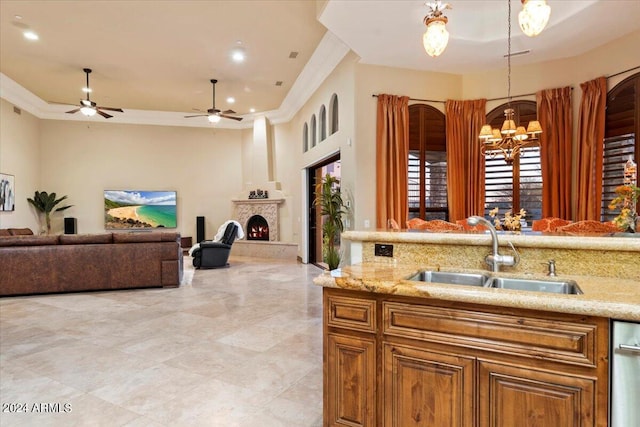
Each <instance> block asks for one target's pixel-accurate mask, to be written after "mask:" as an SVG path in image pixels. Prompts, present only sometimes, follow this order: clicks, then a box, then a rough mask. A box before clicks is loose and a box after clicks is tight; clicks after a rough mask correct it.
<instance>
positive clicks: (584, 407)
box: [479, 361, 596, 427]
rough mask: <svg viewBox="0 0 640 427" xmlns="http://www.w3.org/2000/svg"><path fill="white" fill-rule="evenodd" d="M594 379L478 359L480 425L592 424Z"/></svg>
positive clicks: (578, 426)
mask: <svg viewBox="0 0 640 427" xmlns="http://www.w3.org/2000/svg"><path fill="white" fill-rule="evenodd" d="M594 390H595V380H593V379H591V378H580V377H571V376H567V375H566V374H562V373H552V372H542V371H536V370H532V369H527V368H520V367H514V366H507V365H502V364H498V363H493V362H485V361H480V362H479V394H480V396H479V406H480V407H479V410H480V423H479V425H480V427H489V426H490V427H513V426H519V427H547V426H548V427H587V426H594V425H595V423H594V411H595V403H596V402H595V393H594Z"/></svg>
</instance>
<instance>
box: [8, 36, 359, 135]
mask: <svg viewBox="0 0 640 427" xmlns="http://www.w3.org/2000/svg"><path fill="white" fill-rule="evenodd" d="M348 52H349V47H348V46H347V45H345V44H344V43H342V42H341V41H340V40H339V39H338V38H337V37H336V36H334V35H333V34H332V33H331V32H329V31H327V32H326V33H325V35H324V37H323V38H322V40H321V41H320V43H319V44H318V47H316V49H315V51H314V52H313V55H311V58H310V59H309V62H307V64H306V65H305V67H304V69H303V70H302V72H301V73H300V75H299V76H298V78H297V79H296V81H295V82H294V84H293V86H292V87H291V90H289V93H287V96H286V97H285V98H284V100H283V101H282V104H280V107H279V108H278V109H277V110H270V111H266V112H261V113H255V114H245V115H243V116H242V117H243V120H242V121H241V122H237V121H233V120H222V121H221V122H219V123H216V124H215V125H212V124H211V123H209V121H208V120H207V119H206V118H204V117H203V118H202V120H199V119H194V118H192V119H185V118H184V116H185V115H189V114H193V112H191V113H184V112H172V111H151V110H131V109H126V110H125V113H124V114H123V113H115V114H113V117H112V118H110V119H108V120H105V119H104V118H102V117H101V116H99V115H95V116H93V117H86V116H84V115H83V114H80V113H78V114H66V113H65V112H66V111H68V110H69V109H72V108H74V107H76V106H75V105H61V104H49V103H47V102H46V101H44V100H42V99H41V98H39V97H38V96H37V95H35V94H34V93H32V92H30V91H29V90H27V89H26V88H24V87H22V86H21V85H19V84H18V83H17V82H15V81H14V80H12V79H10V78H9V77H7V76H6V75H5V74H3V73H0V97H1V98H3V99H5V100H6V101H8V102H10V103H11V104H13V105H15V106H17V107H19V108H21V109H23V110H25V111H27V112H29V113H31V114H33V115H34V116H36V117H37V118H39V119H44V120H71V121H82V122H87V121H89V122H101V123H121V124H136V125H152V126H182V127H199V128H212V127H215V128H218V129H249V128H251V127H252V126H253V120H254V118H255V117H259V116H265V117H267V118H268V119H269V121H270V122H271V123H273V124H278V123H286V122H288V121H290V120H291V119H292V118H293V116H295V114H296V113H297V112H298V111H299V110H300V108H302V106H303V105H304V104H305V103H306V102H307V101H308V100H309V98H310V97H311V96H312V95H313V94H314V92H315V91H316V90H317V89H318V87H320V85H321V84H322V82H323V81H324V80H325V79H326V78H327V77H328V76H329V75H330V74H331V73H332V72H333V70H334V69H335V67H336V66H337V65H338V64H339V63H340V61H341V60H342V58H344V57H345V55H346V54H347V53H348Z"/></svg>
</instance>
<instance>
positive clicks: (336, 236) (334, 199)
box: [314, 174, 346, 270]
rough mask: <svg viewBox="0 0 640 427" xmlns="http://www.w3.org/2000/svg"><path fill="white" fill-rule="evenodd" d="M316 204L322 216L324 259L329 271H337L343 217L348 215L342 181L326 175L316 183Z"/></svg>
mask: <svg viewBox="0 0 640 427" xmlns="http://www.w3.org/2000/svg"><path fill="white" fill-rule="evenodd" d="M314 204H315V205H316V207H318V208H320V215H322V259H323V260H324V262H326V263H327V265H328V266H329V270H335V269H336V268H338V265H339V264H340V252H339V248H340V233H341V232H342V231H343V230H344V224H343V222H342V215H343V214H345V213H346V211H345V210H344V203H343V201H342V195H341V194H340V179H338V178H336V177H334V176H331V175H329V174H326V175H325V176H324V177H323V178H322V180H321V181H320V182H318V183H316V199H315V200H314Z"/></svg>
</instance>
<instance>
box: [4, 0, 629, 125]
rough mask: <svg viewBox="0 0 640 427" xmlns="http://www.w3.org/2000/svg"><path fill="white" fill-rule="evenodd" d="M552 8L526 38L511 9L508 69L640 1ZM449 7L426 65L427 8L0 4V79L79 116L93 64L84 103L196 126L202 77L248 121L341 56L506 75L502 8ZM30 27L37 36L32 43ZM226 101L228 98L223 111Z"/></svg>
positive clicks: (594, 34) (564, 47)
mask: <svg viewBox="0 0 640 427" xmlns="http://www.w3.org/2000/svg"><path fill="white" fill-rule="evenodd" d="M548 3H549V4H550V6H551V8H552V12H551V19H550V22H549V25H548V26H547V28H546V29H545V30H544V32H543V33H542V34H541V35H540V36H538V37H535V38H529V37H526V36H525V35H523V34H522V32H521V31H520V28H519V27H518V24H517V13H518V12H519V11H520V10H521V5H520V1H519V0H513V4H512V8H513V10H512V22H513V24H512V25H513V28H512V32H513V36H512V51H513V52H517V51H520V50H525V49H530V50H531V53H530V54H528V55H522V56H518V57H514V58H513V61H516V63H520V64H524V63H529V62H540V61H545V60H550V59H557V58H562V57H568V56H574V55H577V54H580V53H583V52H586V51H588V50H591V49H593V48H595V47H597V46H598V45H601V44H605V43H607V42H609V41H611V40H614V39H616V38H618V37H621V36H623V35H625V34H628V33H631V32H634V31H637V30H639V29H640V1H637V0H600V1H594V0H585V1H579V0H573V1H566V0H562V1H561V0H548ZM451 4H452V7H453V9H452V10H447V11H445V14H446V15H447V16H448V18H449V23H448V24H447V29H448V30H449V33H450V34H451V36H450V40H449V45H448V47H447V49H446V50H445V52H444V53H443V54H442V55H441V56H440V57H438V58H431V57H429V56H427V55H426V54H425V52H424V50H423V48H422V45H421V37H422V33H423V32H424V24H423V23H422V19H423V18H424V15H425V14H426V12H427V8H426V7H425V6H424V1H423V0H417V1H416V0H407V1H402V0H396V1H383V0H373V1H364V0H363V1H353V0H350V1H347V0H329V1H320V2H316V1H307V0H296V1H293V0H292V1H287V0H253V1H240V0H236V1H200V0H198V1H188V0H184V1H169V0H166V1H157V2H150V1H147V0H126V1H113V0H107V1H97V0H96V1H60V0H44V1H15V0H2V1H0V72H2V74H4V75H5V76H6V77H8V78H9V79H11V80H13V81H14V82H16V83H17V84H18V85H19V86H21V87H22V88H24V89H27V90H28V91H30V92H32V93H33V94H34V95H35V96H36V97H37V98H39V99H40V100H43V101H46V102H47V103H51V105H48V104H44V105H46V106H47V108H50V109H51V111H53V112H54V113H55V114H57V115H59V116H60V117H61V118H62V117H63V116H64V118H73V119H85V118H84V117H83V116H81V115H80V114H76V115H74V116H73V117H70V115H64V111H65V110H67V109H70V108H69V107H68V106H67V105H56V103H62V104H71V105H75V104H77V103H78V102H79V100H80V99H81V98H83V97H84V96H85V95H84V94H83V93H82V91H81V89H82V87H84V86H85V75H84V73H83V72H82V69H83V68H85V67H88V68H92V69H93V73H92V74H91V76H90V78H91V80H90V86H91V88H92V90H93V92H92V93H91V99H92V100H93V101H95V102H97V103H98V105H100V106H108V107H121V108H123V109H124V110H125V113H115V115H114V116H116V117H114V119H111V120H115V121H118V120H119V119H121V118H122V117H124V116H123V115H122V114H125V115H126V114H127V113H130V111H129V112H128V111H127V110H140V111H145V112H150V111H152V112H158V113H159V114H162V113H164V114H165V117H168V115H169V114H171V115H172V116H171V117H174V118H175V120H176V123H182V122H184V124H185V125H196V123H197V124H198V125H202V126H208V125H209V124H208V122H207V121H206V118H204V117H200V118H193V119H184V118H183V117H182V116H183V115H189V114H197V112H195V111H198V110H200V111H206V110H207V109H208V108H211V107H212V92H211V89H212V88H211V83H210V82H209V81H210V79H212V78H216V79H218V84H217V86H216V107H217V108H219V109H222V110H225V109H233V110H235V111H236V112H237V113H238V114H240V115H245V117H246V118H247V119H250V118H251V114H250V109H251V108H254V109H255V110H256V112H257V113H263V112H274V111H278V110H279V109H280V110H281V109H283V108H284V106H285V104H286V103H287V100H288V98H287V96H289V98H291V94H292V93H293V92H296V93H298V92H299V94H298V95H299V96H310V95H311V94H312V93H313V90H315V88H316V87H317V86H318V85H319V84H320V83H321V82H322V80H323V79H324V77H325V76H326V75H327V74H329V73H330V72H331V69H332V68H333V67H334V66H335V65H336V64H337V63H338V62H339V61H340V59H342V57H343V56H344V54H346V52H347V51H348V49H349V48H350V49H352V50H353V51H354V52H355V53H356V54H358V55H359V56H360V58H361V61H362V62H364V63H370V64H379V65H387V66H393V67H401V68H411V69H420V70H433V71H441V72H450V73H463V72H464V73H468V72H470V71H479V70H485V69H491V68H503V67H504V66H505V61H504V58H503V55H504V54H505V53H506V47H507V40H506V36H507V2H506V1H505V0H502V1H477V0H451ZM17 15H19V16H20V17H21V18H18V17H17ZM25 29H31V30H33V31H35V32H36V33H37V34H38V35H39V37H40V38H39V40H38V41H29V40H26V39H25V38H24V37H23V34H22V33H23V31H24V30H25ZM327 40H329V41H330V42H328V41H327ZM639 43H640V40H639ZM238 47H240V48H242V49H243V50H244V51H245V53H246V60H245V61H244V62H243V63H235V62H233V61H232V60H231V52H232V50H233V49H234V48H238ZM322 49H324V51H322ZM291 52H297V53H298V54H297V57H296V58H290V53H291ZM319 52H320V53H319ZM296 80H298V83H297V87H296ZM278 81H280V82H282V84H281V85H280V86H278V85H276V82H278ZM5 92H6V89H5V88H3V96H4V93H5ZM230 96H232V97H234V98H235V103H233V104H231V103H228V102H227V100H226V99H227V97H230ZM301 102H304V100H302V101H300V100H299V101H298V106H300V105H302V103H301ZM289 104H291V103H290V102H289ZM48 117H51V116H48ZM93 120H103V119H102V118H100V117H97V118H94V119H93ZM247 121H249V120H247ZM247 121H245V122H247ZM223 122H224V121H223ZM229 122H230V121H229ZM174 124H175V123H174ZM221 124H222V122H221Z"/></svg>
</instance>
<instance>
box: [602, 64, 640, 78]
mask: <svg viewBox="0 0 640 427" xmlns="http://www.w3.org/2000/svg"><path fill="white" fill-rule="evenodd" d="M638 68H640V66H638V67H633V68H629V69H628V70H624V71H620V72H619V73H615V74H611V75H610V76H607V79H610V78H611V77H616V76H619V75H620V74H624V73H628V72H629V71H633V70H637V69H638Z"/></svg>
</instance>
